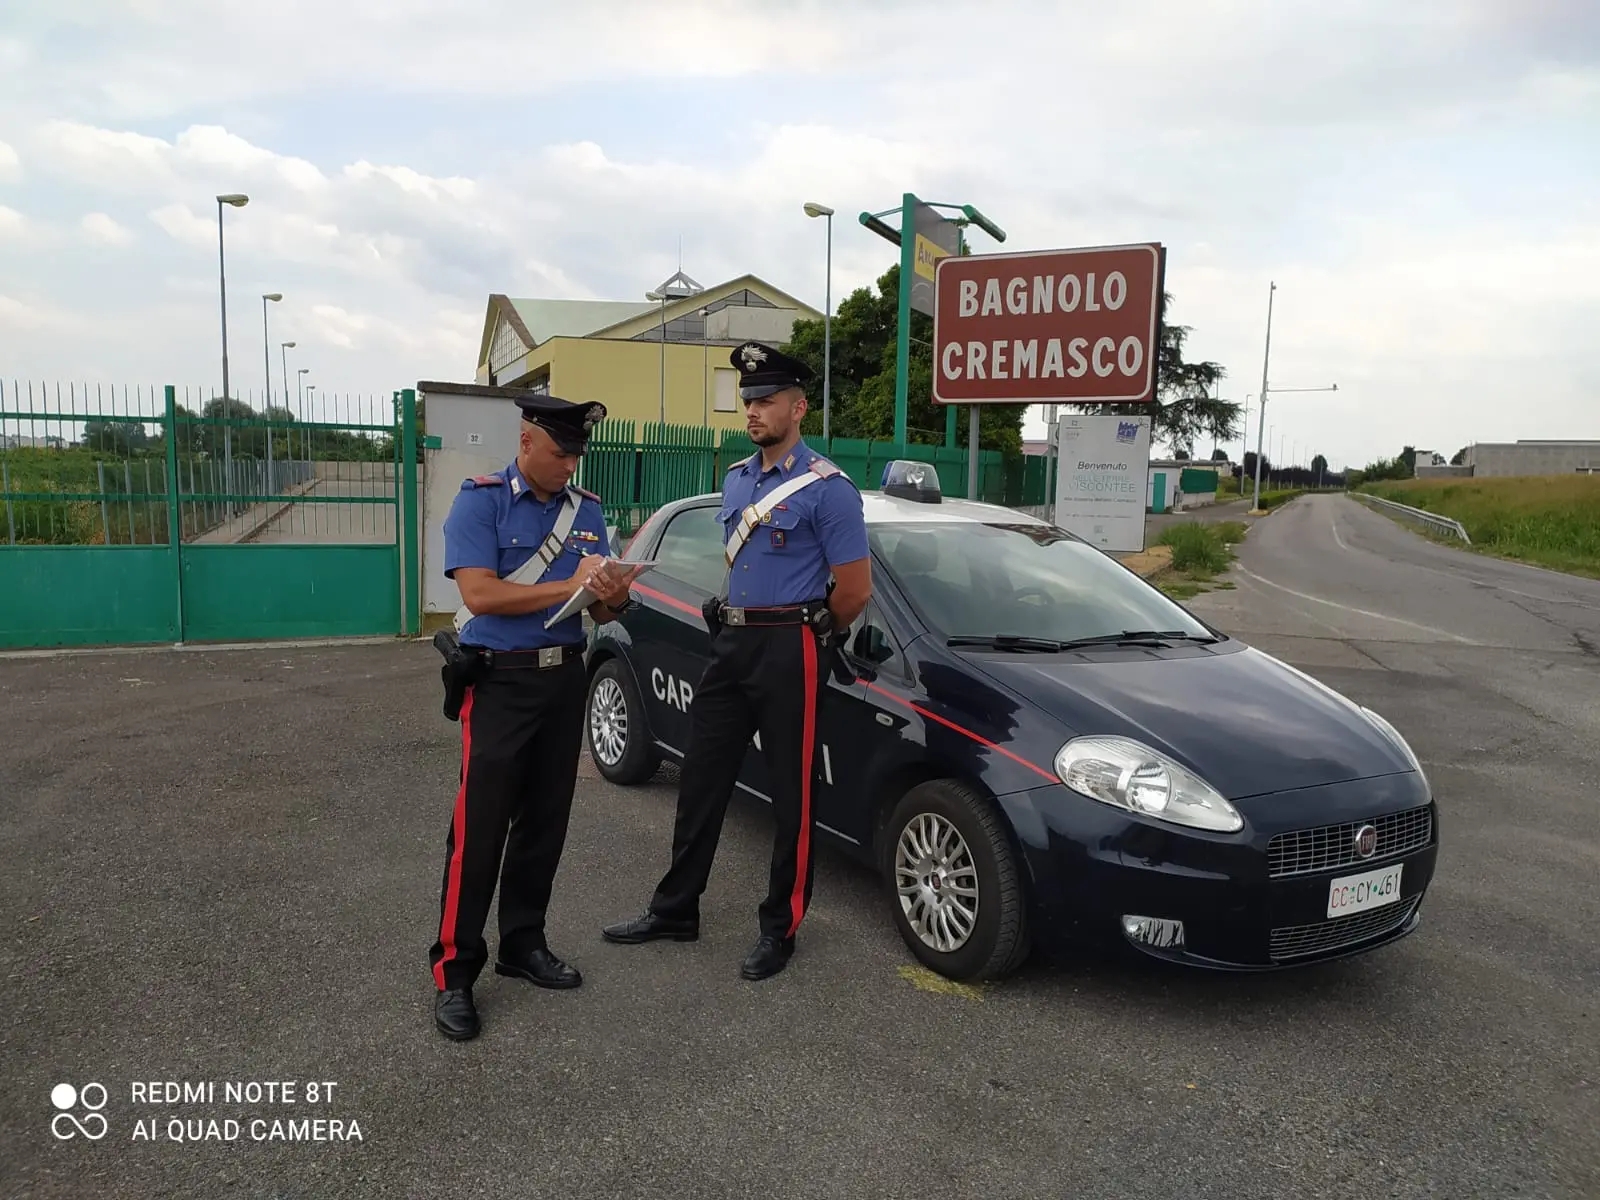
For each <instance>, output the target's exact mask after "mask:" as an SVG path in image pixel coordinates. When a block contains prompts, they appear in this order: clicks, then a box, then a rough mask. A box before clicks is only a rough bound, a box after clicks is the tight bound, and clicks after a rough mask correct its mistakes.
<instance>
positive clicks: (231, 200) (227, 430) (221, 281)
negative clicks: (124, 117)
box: [217, 192, 250, 516]
mask: <svg viewBox="0 0 1600 1200" xmlns="http://www.w3.org/2000/svg"><path fill="white" fill-rule="evenodd" d="M249 203H250V197H249V196H246V195H244V194H243V193H242V192H227V193H225V194H223V195H221V196H218V197H217V283H218V288H219V295H220V298H221V301H222V418H223V421H224V422H226V421H227V420H228V419H229V413H230V411H231V403H230V400H229V396H230V393H229V391H228V270H227V265H226V262H225V260H224V255H223V250H222V206H223V205H224V204H226V205H229V206H230V207H232V208H243V207H244V206H245V205H246V204H249ZM222 444H223V451H222V462H223V468H222V469H223V476H224V481H225V483H224V486H225V487H226V489H227V492H228V494H229V495H232V494H233V426H231V425H228V424H224V425H223V426H222ZM227 512H228V515H229V516H232V515H233V501H232V500H229V501H228V502H227Z"/></svg>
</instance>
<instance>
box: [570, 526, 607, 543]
mask: <svg viewBox="0 0 1600 1200" xmlns="http://www.w3.org/2000/svg"><path fill="white" fill-rule="evenodd" d="M572 540H573V541H575V542H598V541H599V540H600V535H599V534H598V533H591V532H589V530H587V529H574V530H573V531H572Z"/></svg>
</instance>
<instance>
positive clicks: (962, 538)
mask: <svg viewBox="0 0 1600 1200" xmlns="http://www.w3.org/2000/svg"><path fill="white" fill-rule="evenodd" d="M867 528H868V537H869V540H870V541H871V543H872V548H873V549H874V550H875V551H877V553H878V556H879V558H880V560H881V561H882V562H884V563H885V564H887V566H888V568H889V570H890V572H891V573H892V574H893V576H894V578H895V581H896V582H897V583H898V584H899V585H900V588H901V590H902V591H903V592H904V593H905V595H906V597H907V599H909V600H910V601H911V604H912V606H913V607H914V608H916V610H917V612H918V614H919V615H920V616H921V617H922V619H923V620H924V621H925V622H926V623H927V624H928V627H929V629H930V630H931V631H932V632H933V633H934V634H935V635H937V636H941V637H946V638H950V637H956V638H966V637H984V636H995V635H1007V634H1010V635H1015V636H1016V637H1020V638H1029V639H1039V640H1042V641H1049V642H1070V641H1076V640H1078V639H1082V638H1109V637H1114V636H1117V635H1120V634H1123V633H1126V632H1147V631H1159V632H1163V633H1181V634H1187V635H1189V636H1191V637H1195V638H1210V637H1212V636H1214V635H1212V633H1211V631H1210V630H1208V629H1207V628H1206V627H1205V626H1204V625H1202V624H1201V623H1200V622H1199V621H1197V620H1195V618H1194V617H1192V616H1190V615H1189V614H1188V613H1186V612H1185V611H1184V610H1183V609H1182V608H1180V607H1179V606H1178V605H1177V604H1175V603H1174V602H1173V601H1171V600H1169V599H1168V598H1167V597H1166V596H1164V595H1163V594H1162V593H1161V592H1159V591H1158V590H1156V589H1155V588H1154V587H1152V586H1150V585H1149V584H1147V583H1145V582H1144V580H1142V579H1140V578H1139V577H1138V576H1136V575H1134V574H1132V573H1131V572H1130V571H1128V570H1127V569H1126V568H1125V567H1123V566H1122V565H1121V564H1120V563H1118V562H1117V561H1116V560H1115V559H1113V558H1111V557H1109V556H1108V555H1106V554H1103V553H1101V552H1100V551H1099V550H1097V549H1095V548H1094V547H1092V546H1090V545H1087V544H1086V543H1084V542H1080V541H1077V540H1075V539H1073V538H1071V537H1069V536H1068V535H1067V534H1065V533H1064V532H1062V531H1061V530H1060V529H1056V528H1054V527H1052V526H1049V525H988V524H979V523H978V522H975V521H973V522H966V521H949V522H946V521H939V522H928V523H925V524H922V523H885V524H873V525H869V526H868V527H867Z"/></svg>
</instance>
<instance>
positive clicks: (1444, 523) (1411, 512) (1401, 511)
mask: <svg viewBox="0 0 1600 1200" xmlns="http://www.w3.org/2000/svg"><path fill="white" fill-rule="evenodd" d="M1351 495H1353V496H1354V497H1355V498H1356V499H1357V500H1360V501H1361V502H1362V503H1363V504H1372V505H1376V506H1377V507H1378V508H1380V509H1382V510H1383V511H1385V512H1391V513H1394V514H1395V515H1396V516H1399V517H1402V518H1404V519H1405V520H1408V521H1415V522H1417V523H1418V524H1419V525H1426V526H1429V527H1430V528H1433V529H1437V530H1439V531H1440V532H1442V533H1448V534H1450V535H1451V536H1452V537H1458V538H1460V539H1461V540H1462V541H1463V542H1465V543H1466V544H1467V545H1469V546H1470V545H1472V539H1471V538H1470V537H1468V536H1467V531H1466V530H1465V529H1464V528H1463V527H1462V525H1461V522H1460V521H1456V520H1452V519H1451V518H1450V517H1441V516H1440V515H1439V514H1438V513H1431V512H1424V511H1423V510H1422V509H1420V508H1412V507H1411V505H1409V504H1400V503H1398V502H1396V501H1394V500H1385V499H1383V497H1381V496H1371V495H1368V494H1367V493H1365V492H1352V493H1351Z"/></svg>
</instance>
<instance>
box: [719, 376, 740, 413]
mask: <svg viewBox="0 0 1600 1200" xmlns="http://www.w3.org/2000/svg"><path fill="white" fill-rule="evenodd" d="M738 374H739V373H738V372H737V371H735V370H734V369H733V368H732V367H718V368H717V387H716V396H717V411H718V412H738V411H739V389H738V386H737V384H736V381H735V377H736V376H737V375H738Z"/></svg>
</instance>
